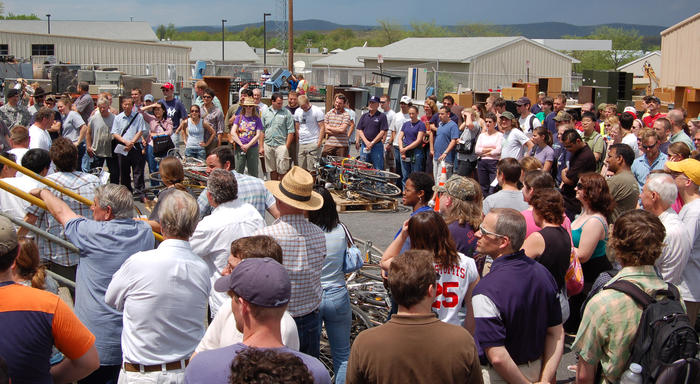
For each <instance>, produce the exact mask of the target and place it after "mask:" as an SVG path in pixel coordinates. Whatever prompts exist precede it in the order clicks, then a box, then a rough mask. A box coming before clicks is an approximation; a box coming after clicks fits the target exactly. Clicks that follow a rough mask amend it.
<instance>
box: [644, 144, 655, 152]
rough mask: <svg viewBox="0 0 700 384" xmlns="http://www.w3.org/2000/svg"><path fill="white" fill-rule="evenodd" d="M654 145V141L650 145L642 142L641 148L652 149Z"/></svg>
mask: <svg viewBox="0 0 700 384" xmlns="http://www.w3.org/2000/svg"><path fill="white" fill-rule="evenodd" d="M654 147H656V143H654V144H652V145H643V144H642V148H644V149H646V150H649V149H652V148H654Z"/></svg>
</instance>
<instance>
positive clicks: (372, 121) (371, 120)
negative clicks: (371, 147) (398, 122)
mask: <svg viewBox="0 0 700 384" xmlns="http://www.w3.org/2000/svg"><path fill="white" fill-rule="evenodd" d="M388 129H389V123H387V121H386V115H385V114H383V113H382V112H379V111H377V113H375V114H374V115H370V113H369V112H367V113H365V114H364V115H362V117H360V122H358V123H357V130H358V131H362V132H363V133H364V134H365V138H366V139H367V140H369V141H372V140H374V138H375V137H377V135H378V134H379V132H380V131H386V130H388Z"/></svg>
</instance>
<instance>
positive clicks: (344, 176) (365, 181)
mask: <svg viewBox="0 0 700 384" xmlns="http://www.w3.org/2000/svg"><path fill="white" fill-rule="evenodd" d="M317 177H318V182H319V184H320V183H322V184H324V185H326V187H327V188H332V189H335V190H337V191H341V192H344V193H345V195H346V197H348V198H349V199H353V198H355V196H354V194H358V195H361V196H362V197H366V198H370V199H388V200H392V199H393V198H395V197H397V196H399V195H400V194H401V189H400V188H399V187H397V186H396V185H395V184H394V183H393V181H395V180H398V179H399V178H400V177H401V176H399V175H397V174H395V173H392V172H387V171H382V170H377V169H374V168H372V165H371V164H369V163H366V162H364V161H361V160H357V159H352V158H340V157H335V156H325V157H322V158H320V159H319V162H318V166H317Z"/></svg>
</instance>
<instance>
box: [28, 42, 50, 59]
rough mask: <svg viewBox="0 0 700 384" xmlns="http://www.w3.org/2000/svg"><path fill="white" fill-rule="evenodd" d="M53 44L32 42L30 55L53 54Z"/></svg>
mask: <svg viewBox="0 0 700 384" xmlns="http://www.w3.org/2000/svg"><path fill="white" fill-rule="evenodd" d="M53 55H54V45H53V44H32V56H53Z"/></svg>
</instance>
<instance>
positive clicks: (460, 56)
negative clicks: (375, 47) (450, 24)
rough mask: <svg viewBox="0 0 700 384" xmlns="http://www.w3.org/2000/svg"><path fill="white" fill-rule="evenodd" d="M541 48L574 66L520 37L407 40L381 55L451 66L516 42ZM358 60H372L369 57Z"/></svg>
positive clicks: (422, 38)
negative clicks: (450, 64) (442, 62)
mask: <svg viewBox="0 0 700 384" xmlns="http://www.w3.org/2000/svg"><path fill="white" fill-rule="evenodd" d="M523 40H525V41H529V42H530V43H532V44H534V45H537V46H539V47H542V48H544V49H546V50H548V51H551V52H552V53H555V54H557V55H559V56H562V57H566V58H567V59H569V60H571V61H572V62H574V63H578V60H576V59H574V58H573V57H570V56H568V55H565V54H563V53H561V52H559V51H557V50H555V49H552V48H549V47H547V46H544V45H542V44H540V43H538V42H536V41H533V40H530V39H528V38H526V37H522V36H511V37H409V38H406V39H403V40H400V41H397V42H395V43H392V44H389V45H387V46H385V47H383V49H382V51H381V52H380V53H381V54H382V56H383V57H384V60H398V61H419V62H431V61H436V60H440V61H444V62H452V63H471V62H472V60H474V59H475V58H477V57H479V56H482V55H485V54H487V53H490V52H493V51H495V50H497V49H500V48H502V47H505V46H508V45H511V44H515V43H517V42H519V41H523ZM360 58H361V59H374V58H375V57H370V56H369V55H364V56H360Z"/></svg>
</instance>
